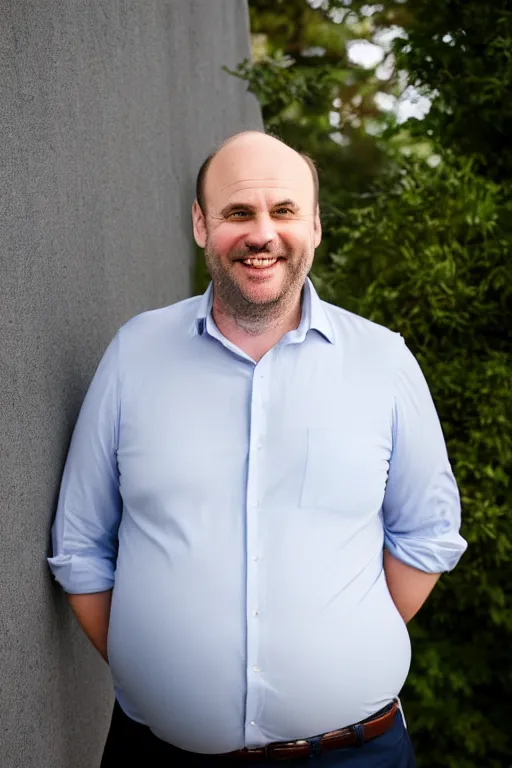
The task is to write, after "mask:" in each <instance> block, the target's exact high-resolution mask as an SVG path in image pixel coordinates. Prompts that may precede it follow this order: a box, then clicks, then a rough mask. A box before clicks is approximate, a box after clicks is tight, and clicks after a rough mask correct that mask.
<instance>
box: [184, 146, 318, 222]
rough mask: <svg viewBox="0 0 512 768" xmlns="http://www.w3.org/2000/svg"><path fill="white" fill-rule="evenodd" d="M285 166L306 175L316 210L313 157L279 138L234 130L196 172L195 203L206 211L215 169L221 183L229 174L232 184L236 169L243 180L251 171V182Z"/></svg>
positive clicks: (272, 175) (315, 182) (275, 172)
mask: <svg viewBox="0 0 512 768" xmlns="http://www.w3.org/2000/svg"><path fill="white" fill-rule="evenodd" d="M286 168H293V170H294V171H295V172H297V171H298V173H299V177H300V175H301V173H300V170H299V168H301V169H302V171H303V172H304V173H305V174H306V179H307V180H306V182H305V183H307V184H310V185H311V190H312V201H313V209H316V207H317V205H318V192H319V182H318V173H317V170H316V167H315V164H314V162H313V160H312V159H311V158H310V157H308V156H307V155H305V154H303V153H299V152H296V151H295V150H294V149H292V148H291V147H289V146H288V145H287V144H285V143H284V142H283V141H281V140H280V139H278V138H276V137H274V136H271V135H269V134H265V133H263V132H261V131H244V132H243V133H237V134H235V135H234V136H231V137H230V138H228V139H226V141H224V142H223V143H222V144H221V145H220V146H219V147H217V148H216V149H215V150H214V151H213V152H211V153H210V155H208V157H207V158H206V160H205V161H204V162H203V164H202V165H201V168H200V169H199V172H198V174H197V180H196V199H197V202H198V203H199V206H200V208H201V210H202V211H203V212H204V213H206V209H207V207H208V200H207V198H208V193H209V192H210V193H215V187H216V186H217V185H216V184H215V180H216V177H215V174H216V171H219V172H220V173H221V174H222V176H223V177H224V182H226V181H229V180H230V179H229V178H226V177H229V176H231V177H232V178H231V181H232V183H236V176H237V172H238V174H239V173H240V172H242V173H243V174H244V175H245V177H246V178H247V179H249V178H250V177H251V174H252V177H253V179H254V181H257V180H258V179H259V180H263V179H264V178H265V177H267V178H268V179H270V180H272V179H274V180H275V181H276V180H277V178H278V175H279V172H281V173H282V170H283V169H286ZM267 171H268V172H267ZM212 176H213V179H212ZM221 183H222V181H221ZM212 188H213V189H212Z"/></svg>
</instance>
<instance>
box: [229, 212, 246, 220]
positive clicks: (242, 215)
mask: <svg viewBox="0 0 512 768" xmlns="http://www.w3.org/2000/svg"><path fill="white" fill-rule="evenodd" d="M247 216H249V211H231V212H230V213H229V214H228V219H245V218H246V217H247Z"/></svg>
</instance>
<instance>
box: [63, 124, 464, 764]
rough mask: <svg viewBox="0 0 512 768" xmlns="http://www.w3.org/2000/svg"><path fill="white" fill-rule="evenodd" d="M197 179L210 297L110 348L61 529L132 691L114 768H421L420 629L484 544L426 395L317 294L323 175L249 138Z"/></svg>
mask: <svg viewBox="0 0 512 768" xmlns="http://www.w3.org/2000/svg"><path fill="white" fill-rule="evenodd" d="M197 187H198V188H197V199H196V201H195V202H194V205H193V211H192V215H193V226H194V235H195V239H196V242H197V243H198V245H199V246H201V247H203V248H204V249H205V256H206V263H207V266H208V269H209V271H210V274H211V277H212V285H211V286H210V288H209V289H208V290H207V292H206V294H205V295H204V296H203V297H195V298H192V299H189V300H187V301H183V302H180V303H178V304H175V305H173V306H170V307H166V308H164V309H158V310H155V311H152V312H146V313H144V314H142V315H139V316H138V317H136V318H134V319H133V320H131V321H130V322H129V323H127V324H126V325H125V326H124V327H123V328H121V330H120V331H119V332H118V334H117V335H116V337H115V338H114V340H113V341H112V343H111V344H110V346H109V348H108V350H107V351H106V353H105V355H104V357H103V359H102V361H101V363H100V365H99V367H98V370H97V372H96V375H95V377H94V380H93V382H92V384H91V386H90V389H89V392H88V394H87V397H86V398H85V401H84V404H83V407H82V410H81V413H80V417H79V419H78V422H77V425H76V428H75V432H74V435H73V439H72V443H71V447H70V451H69V456H68V460H67V463H66V468H65V472H64V476H63V480H62V488H61V493H60V500H59V506H58V512H57V518H56V522H55V526H54V531H53V540H54V557H53V558H51V559H50V564H51V567H52V569H53V572H54V574H55V576H56V578H57V579H58V580H59V582H60V583H61V584H62V585H63V587H64V589H65V590H66V591H67V592H68V593H69V600H70V603H71V607H72V609H73V611H74V612H75V614H76V616H77V619H78V621H79V622H80V624H81V626H82V628H83V629H84V631H85V632H86V634H87V635H88V637H89V638H90V640H91V641H92V643H93V644H94V645H95V646H96V648H97V649H98V650H99V651H100V653H101V654H102V656H103V657H104V659H105V660H108V663H109V665H110V668H111V671H112V676H113V680H114V685H115V690H116V697H117V703H116V707H115V710H114V715H113V720H112V725H111V729H110V733H109V737H108V739H107V745H106V748H105V753H104V758H103V763H102V765H103V766H104V768H110V767H111V766H121V765H124V764H125V762H126V763H128V762H129V761H130V763H133V764H134V765H139V766H144V767H146V766H155V767H158V766H164V765H165V766H169V765H170V764H171V761H175V762H176V761H177V762H180V763H182V764H184V765H202V766H203V765H204V766H210V765H215V766H217V765H218V766H223V765H245V764H246V763H247V762H248V761H251V762H252V763H255V764H260V763H261V764H267V763H272V762H273V761H275V760H279V761H281V760H289V761H290V763H289V764H290V765H296V764H297V761H299V762H300V760H301V759H304V758H305V757H306V756H312V757H313V758H314V759H315V761H316V762H315V763H312V765H318V766H319V768H323V766H335V765H343V766H347V767H348V768H350V767H351V766H358V768H361V767H362V766H368V767H370V766H379V768H386V767H389V768H391V767H392V768H410V767H411V766H413V765H414V758H413V755H412V747H411V744H410V741H409V738H408V736H407V732H406V730H405V728H404V724H403V721H402V718H401V714H400V712H399V711H398V710H397V705H396V698H397V696H398V694H399V692H400V689H401V688H402V685H403V683H404V681H405V679H406V676H407V673H408V669H409V662H410V644H409V637H408V633H407V629H406V626H405V623H406V622H407V621H409V619H411V618H412V616H413V615H414V614H415V613H416V612H417V610H418V609H419V608H420V606H421V605H422V604H423V602H424V601H425V599H426V598H427V596H428V595H429V593H430V591H431V590H432V588H433V587H434V584H435V582H436V580H437V579H438V577H439V574H440V573H441V572H443V571H448V570H450V569H452V568H453V567H454V566H455V565H456V563H457V561H458V560H459V558H460V556H461V554H462V553H463V551H464V549H465V546H466V544H465V542H464V540H463V539H462V538H461V537H460V535H459V532H458V531H459V525H460V511H459V498H458V493H457V488H456V484H455V481H454V478H453V475H452V472H451V469H450V465H449V462H448V458H447V455H446V449H445V445H444V441H443V436H442V432H441V428H440V425H439V421H438V419H437V416H436V412H435V409H434V406H433V403H432V400H431V398H430V395H429V391H428V388H427V385H426V383H425V380H424V378H423V376H422V374H421V372H420V369H419V367H418V365H417V363H416V362H415V360H414V358H413V357H412V355H411V353H410V352H409V351H408V350H407V348H406V347H405V345H404V343H403V341H402V339H401V337H400V336H399V335H398V334H396V333H392V332H391V331H389V330H387V329H385V328H382V327H380V326H377V325H375V324H373V323H371V322H369V321H367V320H364V319H362V318H360V317H357V316H355V315H353V314H351V313H349V312H346V311H344V310H342V309H339V308H337V307H333V306H331V305H328V304H326V303H324V302H322V301H320V299H319V298H318V296H317V294H316V293H315V290H314V288H313V286H312V284H311V283H310V282H309V280H308V279H307V274H308V272H309V270H310V268H311V265H312V262H313V255H314V251H315V248H316V247H317V246H318V244H319V243H320V239H321V228H320V219H319V211H318V198H317V192H318V190H317V178H316V172H315V170H314V167H313V166H312V163H311V162H310V161H308V160H307V159H305V158H303V157H302V156H300V155H299V154H297V153H296V152H294V151H293V150H292V149H290V148H289V147H288V146H286V145H285V144H283V143H282V142H280V141H278V140H277V139H275V138H272V137H270V136H266V135H264V134H261V133H257V132H247V133H244V134H240V135H237V136H235V137H233V138H231V139H230V140H228V141H227V142H226V143H225V144H224V145H223V146H222V147H221V148H220V150H218V151H217V152H216V153H214V154H213V156H210V158H208V160H207V162H206V163H205V164H204V165H203V168H202V169H201V171H200V174H199V177H198V185H197ZM107 630H108V632H107ZM107 635H108V647H107ZM325 734H328V735H325ZM308 764H309V762H308Z"/></svg>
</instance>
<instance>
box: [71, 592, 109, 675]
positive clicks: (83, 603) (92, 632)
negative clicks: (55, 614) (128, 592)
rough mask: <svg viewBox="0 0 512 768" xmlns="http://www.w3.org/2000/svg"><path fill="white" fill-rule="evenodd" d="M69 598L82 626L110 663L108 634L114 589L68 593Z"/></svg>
mask: <svg viewBox="0 0 512 768" xmlns="http://www.w3.org/2000/svg"><path fill="white" fill-rule="evenodd" d="M67 598H68V602H69V604H70V606H71V610H72V611H73V613H74V614H75V616H76V619H77V621H78V623H79V624H80V626H81V628H82V629H83V631H84V632H85V634H86V635H87V637H88V638H89V640H90V641H91V643H92V644H93V645H94V647H95V648H96V650H97V651H99V653H100V654H101V655H102V656H103V658H104V659H105V661H106V662H107V664H108V658H107V635H108V622H109V618H110V603H111V600H112V590H111V589H109V590H107V591H106V592H94V593H93V594H90V595H68V596H67Z"/></svg>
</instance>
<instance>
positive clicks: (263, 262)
mask: <svg viewBox="0 0 512 768" xmlns="http://www.w3.org/2000/svg"><path fill="white" fill-rule="evenodd" d="M277 261H278V259H277V258H276V259H244V260H243V261H242V264H245V265H246V266H247V267H256V268H257V269H264V268H265V267H272V266H273V265H274V264H277Z"/></svg>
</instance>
